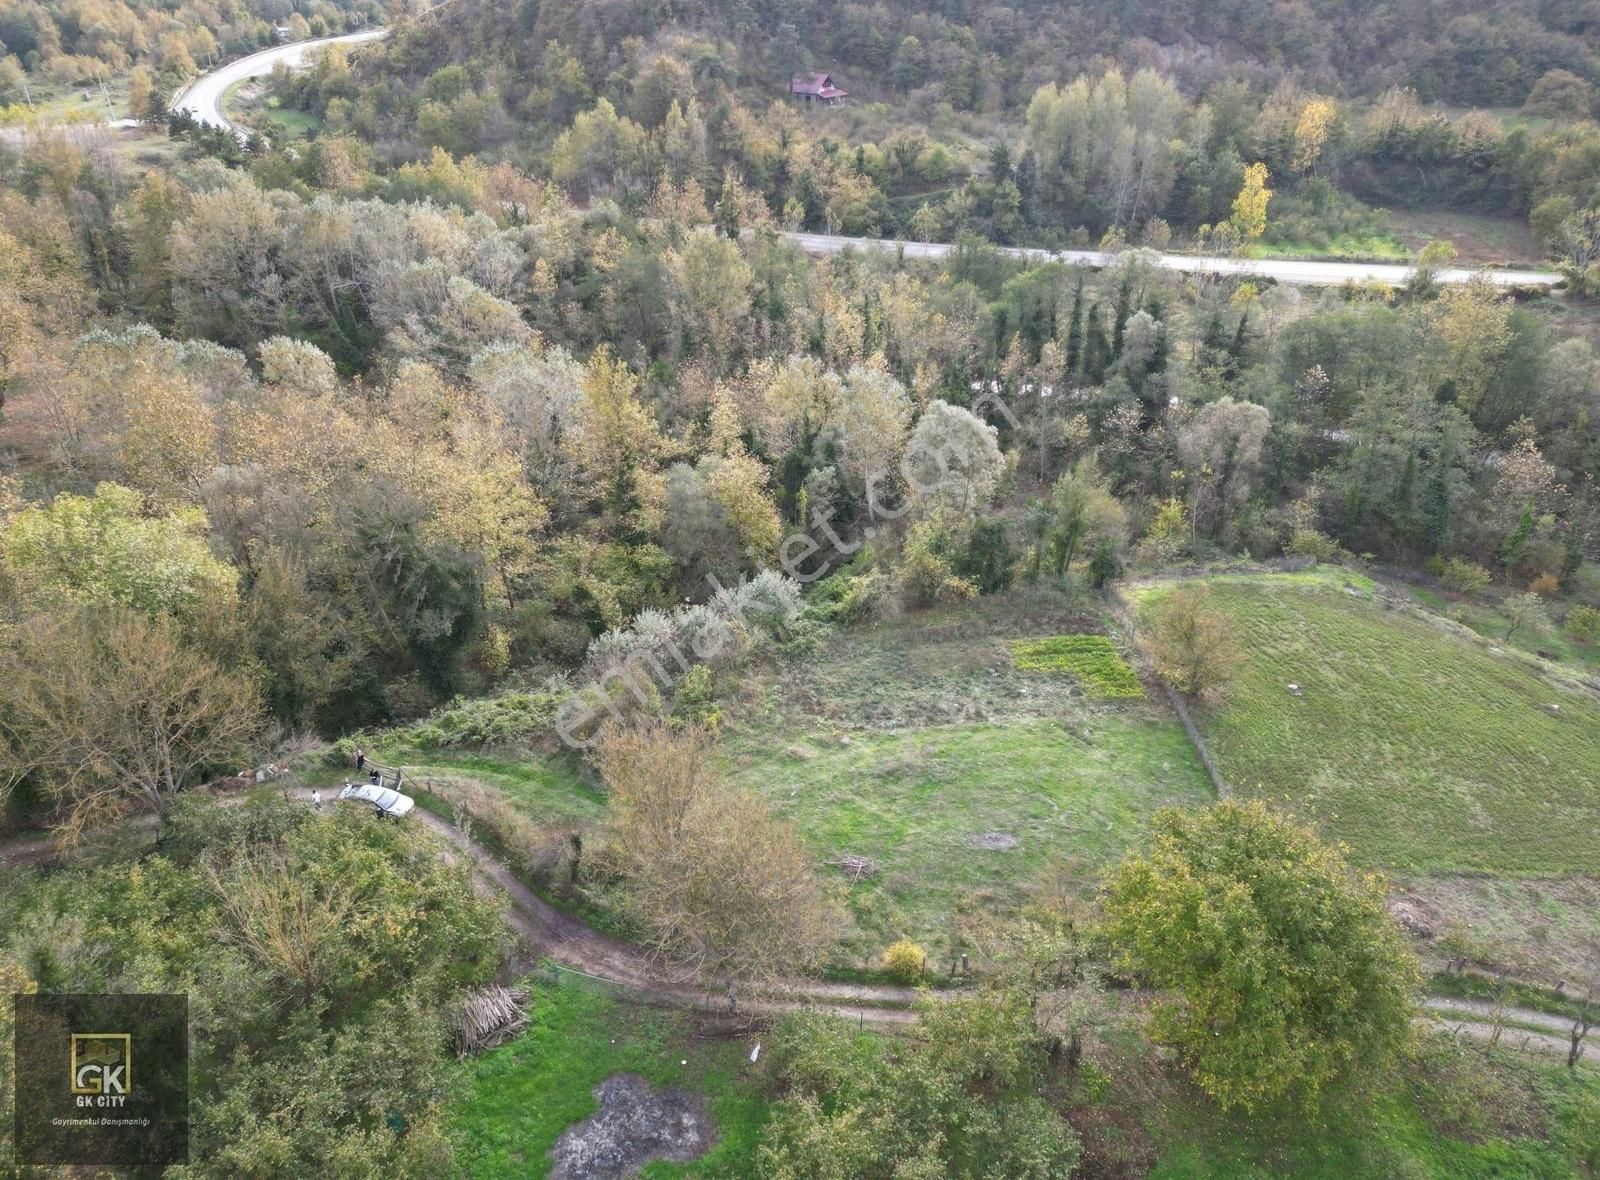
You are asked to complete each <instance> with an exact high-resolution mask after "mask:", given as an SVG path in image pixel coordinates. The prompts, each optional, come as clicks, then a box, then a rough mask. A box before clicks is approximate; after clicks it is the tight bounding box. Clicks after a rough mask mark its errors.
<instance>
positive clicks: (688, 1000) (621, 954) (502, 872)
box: [0, 788, 1600, 1068]
mask: <svg viewBox="0 0 1600 1180" xmlns="http://www.w3.org/2000/svg"><path fill="white" fill-rule="evenodd" d="M287 793H288V795H289V796H290V797H291V798H295V799H298V800H300V801H302V802H309V801H310V799H311V791H310V789H309V788H296V789H292V790H290V791H288V792H287ZM329 806H337V804H333V803H330V804H329ZM411 818H412V819H413V820H415V821H416V822H418V823H420V824H422V825H423V826H424V827H426V828H428V829H429V830H430V831H432V832H433V833H435V834H436V835H437V836H439V838H440V839H441V840H442V841H443V842H444V844H445V846H446V849H445V851H446V855H447V856H448V857H450V859H451V860H453V861H455V862H457V863H460V862H462V861H465V862H466V863H468V864H469V865H470V866H471V869H472V873H473V876H474V877H475V879H476V881H477V883H478V885H479V887H480V888H481V889H483V890H484V892H485V893H487V894H490V895H493V896H498V897H500V898H503V899H504V900H505V902H506V922H507V924H509V925H510V926H511V928H512V929H513V930H515V931H516V933H517V934H518V936H519V937H520V938H521V939H522V941H523V942H524V943H525V944H526V947H527V950H528V952H529V954H530V955H531V956H532V958H533V959H534V960H536V961H537V960H541V959H547V960H549V961H551V962H553V963H555V964H556V965H557V966H558V967H560V968H562V969H564V970H567V971H571V972H574V973H577V974H580V975H584V976H586V977H588V978H591V979H595V980H598V981H600V982H602V983H606V984H609V985H611V986H614V987H618V988H621V989H623V990H625V991H627V992H629V993H630V994H631V995H632V997H633V998H635V999H638V1000H643V1001H645V1002H647V1003H654V1004H661V1005H665V1006H671V1007H677V1008H692V1009H695V1010H697V1011H699V1012H700V1013H702V1014H703V1015H706V1016H709V1017H714V1018H718V1019H724V1020H738V1019H740V1018H743V1017H749V1016H772V1015H780V1014H782V1013H786V1012H796V1011H801V1010H804V1009H808V1008H809V1009H814V1010H820V1011H824V1012H828V1013H830V1014H832V1015H835V1016H840V1017H843V1018H845V1019H847V1020H853V1021H856V1022H858V1023H859V1024H860V1025H861V1026H862V1027H868V1026H871V1027H873V1028H875V1029H877V1030H879V1031H882V1032H896V1031H900V1032H903V1031H905V1030H906V1029H907V1028H908V1027H909V1026H911V1025H914V1024H915V1023H916V1020H917V1015H916V1013H915V1012H914V1011H912V1010H911V1005H912V1003H913V1002H914V1001H915V1000H916V998H917V993H916V991H915V990H914V989H912V988H906V987H892V986H888V985H878V984H853V983H827V982H822V981H818V980H808V979H788V980H780V981H777V982H776V983H774V984H772V985H770V986H768V987H766V988H764V989H763V990H762V991H761V992H760V993H759V994H751V995H739V996H738V997H737V1003H736V1005H734V1006H733V1007H731V1008H730V1005H729V1002H728V996H727V994H726V993H725V992H714V991H709V990H707V989H705V988H701V987H696V986H694V985H693V984H689V983H685V982H682V981H679V980H674V979H672V978H670V977H669V976H668V975H667V974H666V973H665V972H663V971H661V970H660V969H659V967H658V966H657V965H656V963H655V962H654V961H653V960H652V959H651V958H650V956H649V955H647V954H645V953H644V952H643V951H641V950H640V949H639V948H638V947H635V946H632V945H630V944H628V943H625V942H623V941H621V940H620V939H616V938H612V937H611V936H609V935H606V934H602V933H601V932H600V931H598V930H595V929H594V928H593V927H592V926H590V925H588V924H587V923H586V922H584V921H583V920H582V919H580V918H577V917H575V916H573V915H572V914H568V913H564V912H562V911H561V910H559V909H557V908H556V907H555V906H553V905H551V904H550V903H549V902H548V901H546V900H544V898H542V897H540V896H539V895H538V894H537V893H535V892H534V891H533V890H532V889H530V888H528V886H526V885H525V884H523V883H522V882H521V881H519V880H518V879H517V878H516V876H515V875H514V874H513V873H512V872H511V870H510V869H508V868H506V866H505V865H503V864H502V863H501V862H500V861H499V860H498V859H497V858H496V857H495V856H494V854H493V853H492V852H490V851H489V850H488V849H487V848H485V847H484V846H483V845H481V844H479V843H478V842H477V841H475V840H473V839H472V838H471V837H470V836H468V835H467V834H466V833H465V832H463V831H461V829H459V828H457V827H456V826H455V825H454V824H452V823H450V821H448V820H446V819H443V818H441V817H440V816H437V815H434V814H433V813H432V812H429V811H424V810H422V809H421V808H417V809H416V810H414V811H413V812H412V813H411ZM54 853H55V846H54V844H53V843H52V842H51V841H50V840H48V839H30V840H21V841H13V842H10V843H0V868H12V867H20V866H23V865H29V864H37V863H40V862H42V861H45V860H48V859H49V858H50V857H51V856H52V855H54ZM1422 1009H1423V1010H1422V1012H1420V1013H1419V1014H1418V1019H1419V1020H1420V1021H1430V1022H1433V1023H1436V1024H1440V1025H1443V1026H1444V1027H1446V1028H1449V1029H1451V1030H1452V1031H1454V1032H1456V1033H1457V1034H1458V1035H1462V1036H1468V1037H1471V1038H1473V1039H1474V1040H1481V1041H1487V1040H1489V1039H1490V1037H1491V1036H1492V1035H1493V1025H1492V1022H1493V1018H1494V1006H1493V1005H1492V1004H1490V1003H1488V1002H1486V1001H1483V1000H1472V999H1458V998H1455V997H1450V996H1428V997H1426V998H1425V999H1424V1000H1423V1002H1422ZM1502 1016H1503V1019H1504V1021H1506V1022H1509V1023H1510V1025H1512V1027H1506V1028H1503V1029H1502V1031H1501V1035H1500V1041H1499V1043H1500V1045H1502V1046H1503V1047H1506V1048H1512V1049H1521V1050H1526V1051H1528V1052H1536V1053H1542V1054H1546V1055H1553V1056H1558V1057H1560V1058H1562V1059H1563V1060H1565V1058H1566V1055H1567V1047H1568V1040H1567V1030H1568V1029H1569V1028H1571V1026H1572V1022H1571V1020H1570V1019H1568V1018H1564V1017H1561V1016H1557V1015H1554V1014H1553V1013H1550V1012H1540V1011H1537V1010H1535V1009H1531V1008H1507V1009H1505V1010H1504V1012H1503V1013H1502ZM1524 1026H1528V1027H1524ZM1583 1063H1584V1064H1586V1065H1589V1066H1591V1067H1596V1068H1600V1048H1597V1049H1596V1050H1595V1051H1594V1052H1593V1053H1591V1054H1586V1055H1585V1056H1584V1058H1583Z"/></svg>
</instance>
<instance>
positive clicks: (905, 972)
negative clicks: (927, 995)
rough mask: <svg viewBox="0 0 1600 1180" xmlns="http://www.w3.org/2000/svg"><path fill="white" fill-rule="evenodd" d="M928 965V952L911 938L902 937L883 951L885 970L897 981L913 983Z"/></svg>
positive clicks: (919, 977) (920, 976)
mask: <svg viewBox="0 0 1600 1180" xmlns="http://www.w3.org/2000/svg"><path fill="white" fill-rule="evenodd" d="M927 967H928V952H927V951H925V950H923V949H922V948H921V947H920V946H918V945H917V944H916V943H914V942H912V941H911V940H910V939H909V938H902V939H900V940H899V941H898V942H895V943H893V944H891V945H890V947H889V949H888V950H886V951H884V952H883V970H884V974H886V975H887V976H888V977H889V978H890V979H892V980H894V981H895V982H896V983H904V984H913V983H916V982H917V981H918V980H920V979H921V978H922V973H923V972H924V971H925V970H927Z"/></svg>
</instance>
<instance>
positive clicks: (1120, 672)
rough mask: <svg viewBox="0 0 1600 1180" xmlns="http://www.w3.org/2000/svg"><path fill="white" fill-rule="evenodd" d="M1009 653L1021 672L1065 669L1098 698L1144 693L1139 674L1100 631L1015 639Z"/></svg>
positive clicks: (1126, 697)
mask: <svg viewBox="0 0 1600 1180" xmlns="http://www.w3.org/2000/svg"><path fill="white" fill-rule="evenodd" d="M1011 655H1012V658H1013V659H1014V660H1015V661H1016V665H1017V667H1018V668H1019V669H1021V670H1022V671H1024V672H1065V673H1067V674H1068V675H1070V676H1073V677H1075V678H1076V679H1077V681H1078V683H1079V684H1081V685H1083V690H1084V692H1085V693H1087V694H1088V695H1089V696H1091V697H1094V698H1095V699H1097V700H1102V701H1131V700H1138V699H1139V698H1140V697H1142V696H1144V688H1143V686H1141V685H1140V683H1139V678H1138V677H1137V676H1135V675H1134V674H1133V669H1132V668H1130V667H1128V663H1127V661H1126V660H1124V659H1123V658H1122V656H1121V655H1120V654H1118V652H1117V649H1116V647H1115V646H1113V645H1112V642H1111V640H1110V639H1108V638H1107V637H1106V636H1104V635H1056V636H1053V637H1052V638H1049V639H1017V640H1013V641H1012V643H1011Z"/></svg>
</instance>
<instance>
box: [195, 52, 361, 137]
mask: <svg viewBox="0 0 1600 1180" xmlns="http://www.w3.org/2000/svg"><path fill="white" fill-rule="evenodd" d="M388 31H389V30H388V29H368V30H367V31H366V32H364V33H346V34H345V35H344V36H342V37H321V38H319V39H317V40H315V41H296V42H295V43H294V44H292V45H275V46H273V47H272V48H271V49H263V50H262V51H261V52H260V53H252V54H251V55H250V56H249V57H241V58H240V59H239V60H238V61H234V62H229V63H228V64H227V65H225V66H223V67H222V68H221V69H218V70H213V71H212V72H211V73H209V74H202V75H201V76H200V77H198V78H196V79H195V80H194V81H193V82H191V83H190V84H189V85H188V86H186V87H184V88H183V89H182V90H180V91H178V93H177V95H176V96H175V97H174V98H173V100H172V109H173V110H175V111H188V112H189V113H190V114H191V115H193V116H194V121H195V122H196V123H202V124H204V125H205V126H207V127H221V128H223V129H224V130H226V131H232V132H233V133H234V134H235V135H242V134H243V132H242V131H241V130H240V128H239V127H238V126H236V125H235V124H234V123H233V121H232V120H230V119H229V118H228V117H227V116H226V115H225V114H223V113H222V96H223V94H224V93H225V92H226V91H227V89H228V87H230V86H232V85H233V84H234V83H235V82H243V81H244V80H245V79H247V78H260V77H262V76H263V75H266V74H270V73H272V71H273V68H274V67H275V66H279V65H284V66H287V67H288V68H289V69H291V70H293V69H297V68H299V67H300V66H303V65H305V64H306V63H307V62H308V61H310V60H311V56H312V54H314V53H316V52H317V51H318V50H319V49H325V48H327V47H328V46H329V45H355V44H358V43H360V42H363V41H375V40H377V38H379V37H382V36H383V35H384V34H385V33H387V32H388Z"/></svg>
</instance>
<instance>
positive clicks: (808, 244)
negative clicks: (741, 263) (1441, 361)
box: [785, 234, 1562, 287]
mask: <svg viewBox="0 0 1600 1180" xmlns="http://www.w3.org/2000/svg"><path fill="white" fill-rule="evenodd" d="M785 236H787V237H788V238H789V239H790V240H791V241H793V242H797V243H798V244H799V245H800V247H801V248H802V249H803V250H805V252H806V253H807V254H839V253H841V252H843V251H844V250H846V249H848V248H851V247H854V248H855V249H858V250H888V251H899V250H904V251H905V256H906V257H907V258H943V257H945V256H946V255H947V254H951V253H954V251H955V249H956V247H954V246H951V245H947V244H945V243H941V242H897V241H891V240H889V239H886V238H841V237H836V236H834V235H832V234H787V235H785ZM1000 252H1001V253H1002V254H1009V255H1010V256H1011V257H1013V258H1026V259H1028V260H1029V261H1033V262H1052V261H1054V262H1067V263H1077V264H1080V265H1084V266H1093V267H1107V266H1112V265H1114V264H1115V263H1116V259H1117V255H1115V254H1107V253H1103V252H1101V251H1099V250H1056V251H1050V250H1039V249H1032V248H1029V247H1023V246H1003V247H1001V248H1000ZM1152 257H1153V260H1154V262H1155V265H1156V266H1159V267H1161V268H1162V269H1164V270H1177V271H1184V272H1186V273H1188V274H1210V275H1256V276H1259V277H1261V278H1269V279H1276V280H1277V281H1278V282H1280V283H1293V284H1295V285H1297V286H1304V287H1337V286H1341V285H1342V284H1344V283H1347V282H1357V283H1365V282H1373V281H1376V282H1380V283H1385V284H1387V285H1389V286H1391V287H1399V286H1403V285H1404V284H1405V283H1406V282H1407V281H1408V280H1409V279H1410V278H1411V276H1412V274H1413V273H1414V271H1413V268H1411V267H1409V266H1396V265H1393V264H1385V263H1378V262H1302V261H1299V260H1294V259H1287V258H1221V257H1209V258H1208V257H1206V256H1204V255H1199V254H1155V255H1152ZM1437 274H1438V279H1439V281H1440V282H1441V283H1452V284H1454V283H1464V282H1466V281H1467V280H1468V279H1470V278H1473V277H1475V276H1481V277H1483V278H1486V279H1488V280H1489V281H1490V282H1491V283H1493V284H1494V285H1495V286H1497V287H1550V286H1554V285H1555V284H1556V283H1559V282H1561V281H1562V279H1561V276H1560V275H1558V274H1554V273H1552V272H1550V271H1542V270H1495V269H1484V270H1469V269H1465V268H1462V267H1449V268H1446V269H1441V270H1439V271H1438V272H1437Z"/></svg>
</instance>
